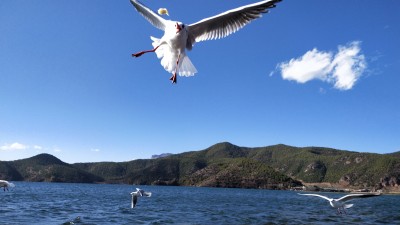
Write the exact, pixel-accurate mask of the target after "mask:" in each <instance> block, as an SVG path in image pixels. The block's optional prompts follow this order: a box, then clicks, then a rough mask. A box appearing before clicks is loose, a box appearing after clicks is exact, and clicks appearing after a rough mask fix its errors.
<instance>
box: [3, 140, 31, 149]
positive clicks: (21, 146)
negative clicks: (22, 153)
mask: <svg viewBox="0 0 400 225" xmlns="http://www.w3.org/2000/svg"><path fill="white" fill-rule="evenodd" d="M27 148H29V146H27V145H24V144H21V143H18V142H14V143H12V144H4V145H3V146H0V150H3V151H16V150H25V149H27Z"/></svg>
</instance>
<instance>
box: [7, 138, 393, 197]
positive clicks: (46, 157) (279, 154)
mask: <svg viewBox="0 0 400 225" xmlns="http://www.w3.org/2000/svg"><path fill="white" fill-rule="evenodd" d="M0 179H3V180H12V181H35V182H71V183H125V184H140V185H174V186H201V187H227V188H258V189H278V190H287V189H296V188H302V187H308V188H317V189H318V188H325V189H335V190H338V189H340V190H343V189H350V190H371V191H376V190H381V191H383V192H400V152H395V153H391V154H374V153H360V152H352V151H343V150H337V149H332V148H323V147H302V148H299V147H293V146H288V145H283V144H279V145H272V146H267V147H256V148H248V147H239V146H236V145H233V144H231V143H228V142H223V143H218V144H215V145H213V146H210V147H209V148H206V149H204V150H199V151H191V152H184V153H180V154H169V153H168V154H161V155H155V156H154V158H152V159H138V160H132V161H128V162H91V163H74V164H68V163H65V162H63V161H61V160H60V159H58V158H56V157H54V156H52V155H50V154H39V155H36V156H34V157H31V158H27V159H21V160H15V161H0Z"/></svg>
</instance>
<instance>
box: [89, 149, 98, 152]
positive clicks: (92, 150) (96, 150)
mask: <svg viewBox="0 0 400 225" xmlns="http://www.w3.org/2000/svg"><path fill="white" fill-rule="evenodd" d="M90 151H91V152H100V149H98V148H92V149H90Z"/></svg>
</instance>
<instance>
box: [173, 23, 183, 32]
mask: <svg viewBox="0 0 400 225" xmlns="http://www.w3.org/2000/svg"><path fill="white" fill-rule="evenodd" d="M175 28H176V33H179V32H181V30H182V29H183V28H185V25H183V24H182V23H178V22H176V24H175Z"/></svg>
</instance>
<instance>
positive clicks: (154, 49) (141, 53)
mask: <svg viewBox="0 0 400 225" xmlns="http://www.w3.org/2000/svg"><path fill="white" fill-rule="evenodd" d="M158 47H160V46H157V47H155V48H153V49H152V50H146V51H141V52H138V53H134V54H132V57H136V58H137V57H139V56H141V55H143V54H144V53H148V52H155V51H156V50H157V48H158Z"/></svg>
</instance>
